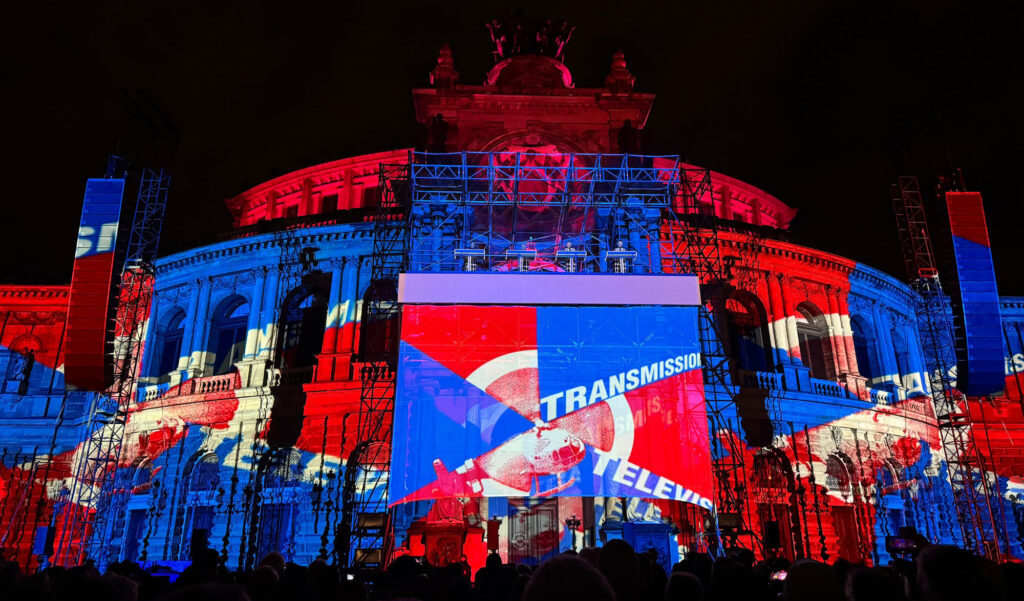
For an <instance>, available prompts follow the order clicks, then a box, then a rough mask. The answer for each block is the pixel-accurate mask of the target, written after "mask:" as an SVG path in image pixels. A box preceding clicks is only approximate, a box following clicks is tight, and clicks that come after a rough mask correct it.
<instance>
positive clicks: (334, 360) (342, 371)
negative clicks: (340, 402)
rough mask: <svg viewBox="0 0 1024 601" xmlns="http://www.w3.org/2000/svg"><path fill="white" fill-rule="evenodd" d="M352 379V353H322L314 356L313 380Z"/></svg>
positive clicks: (338, 380) (335, 380) (334, 380)
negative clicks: (314, 369) (314, 372)
mask: <svg viewBox="0 0 1024 601" xmlns="http://www.w3.org/2000/svg"><path fill="white" fill-rule="evenodd" d="M351 379H352V355H351V354H350V353H346V354H339V353H324V354H320V355H317V356H316V376H315V378H314V380H313V381H314V382H340V381H344V380H351Z"/></svg>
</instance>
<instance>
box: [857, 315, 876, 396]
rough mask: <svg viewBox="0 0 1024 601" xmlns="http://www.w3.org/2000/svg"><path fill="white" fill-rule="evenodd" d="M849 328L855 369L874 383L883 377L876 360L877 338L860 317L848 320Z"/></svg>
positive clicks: (866, 322) (869, 326)
mask: <svg viewBox="0 0 1024 601" xmlns="http://www.w3.org/2000/svg"><path fill="white" fill-rule="evenodd" d="M850 328H851V329H852V330H853V350H854V353H855V354H856V356H857V369H858V371H859V372H860V375H861V376H863V377H865V378H867V379H868V381H870V382H874V381H876V380H877V378H880V377H881V376H882V375H883V374H882V368H881V365H880V362H879V360H878V338H877V337H876V336H875V330H874V328H872V327H871V324H869V323H868V321H867V320H866V319H864V318H863V317H861V316H860V315H854V316H853V318H852V319H850Z"/></svg>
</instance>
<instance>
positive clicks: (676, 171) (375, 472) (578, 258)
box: [337, 152, 746, 567]
mask: <svg viewBox="0 0 1024 601" xmlns="http://www.w3.org/2000/svg"><path fill="white" fill-rule="evenodd" d="M381 189H382V190H383V193H384V194H383V201H382V203H381V206H380V207H379V211H378V217H377V220H376V222H375V228H374V242H373V244H374V256H373V267H372V280H371V283H370V289H369V291H368V293H367V295H366V296H365V298H364V303H363V309H362V325H361V332H362V334H361V338H360V340H361V345H360V351H359V355H360V360H361V361H362V363H363V365H362V368H361V371H360V373H361V375H362V396H361V408H360V416H359V429H358V437H357V441H356V444H355V448H354V450H353V452H352V453H351V455H350V456H349V460H348V464H347V466H346V469H345V484H344V495H343V499H344V503H343V507H344V514H343V518H342V520H341V525H340V528H339V530H340V531H339V532H338V533H337V536H338V545H337V551H338V555H339V557H338V560H339V562H340V563H343V564H345V565H351V566H353V567H369V566H377V565H382V564H383V563H385V562H386V561H387V558H388V556H389V554H390V551H391V549H392V546H393V531H392V528H393V526H392V519H391V517H392V516H391V515H390V514H389V512H388V511H387V509H386V508H387V489H388V481H387V476H388V470H389V461H390V437H391V421H392V415H393V410H394V394H395V370H396V366H397V358H398V357H397V348H398V334H399V332H398V329H399V319H400V307H399V306H398V304H397V302H396V299H397V280H398V274H399V273H401V272H403V271H420V272H445V271H502V272H505V271H558V272H567V273H673V274H693V275H696V276H698V277H699V278H700V281H701V284H702V289H703V294H705V295H706V296H705V305H704V306H703V307H702V309H701V311H700V318H699V321H700V323H699V329H700V336H701V343H702V356H703V369H704V378H705V390H706V393H707V395H708V405H707V406H708V420H709V426H710V429H711V431H712V432H713V433H714V436H713V437H712V453H713V458H714V471H715V475H716V477H717V480H718V488H719V491H718V495H719V499H718V501H719V507H720V508H721V510H723V511H725V512H727V513H729V514H730V518H731V519H732V522H733V524H734V526H735V528H734V530H733V531H734V532H742V531H743V530H744V528H743V523H745V519H746V518H745V512H746V498H745V491H744V489H743V482H745V481H746V478H745V476H744V469H745V468H744V465H743V449H742V448H740V446H739V442H738V441H737V440H736V439H735V437H734V436H732V435H729V434H727V433H728V432H730V431H734V430H736V429H737V425H736V424H735V423H733V420H734V418H733V417H732V416H734V415H735V396H736V394H737V391H736V388H735V387H734V386H733V385H732V383H731V381H730V380H729V375H728V372H729V362H728V358H727V356H726V353H725V350H724V349H723V347H722V344H721V340H722V336H721V333H720V332H719V331H718V330H719V328H720V324H719V323H718V322H717V321H716V320H715V319H714V317H713V314H712V309H713V308H715V307H717V306H718V305H717V304H716V303H719V304H720V302H721V301H722V300H723V299H724V298H725V294H726V290H725V288H726V287H727V286H728V284H727V282H728V280H729V278H730V277H731V276H730V273H729V271H730V270H729V266H728V265H727V264H726V261H724V260H723V258H722V257H721V255H720V251H719V244H718V239H717V229H716V228H717V227H718V226H717V224H715V223H713V222H714V219H713V218H705V217H706V216H704V215H702V213H701V211H700V207H699V206H698V205H699V203H700V202H701V200H702V199H704V198H705V197H707V196H709V195H710V191H711V180H710V172H709V171H707V170H703V169H690V168H681V165H680V163H679V160H678V157H675V156H665V157H653V156H636V155H591V154H559V155H547V154H534V153H501V152H494V153H469V152H466V153H448V154H434V153H414V154H413V155H412V156H411V160H410V162H409V165H404V166H386V165H385V166H382V167H381ZM680 197H681V199H682V202H680ZM716 527H717V526H716ZM733 542H735V539H734V540H733Z"/></svg>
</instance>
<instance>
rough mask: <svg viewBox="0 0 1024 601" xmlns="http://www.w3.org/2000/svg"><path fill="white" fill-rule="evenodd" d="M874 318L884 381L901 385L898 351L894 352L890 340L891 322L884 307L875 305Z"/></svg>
mask: <svg viewBox="0 0 1024 601" xmlns="http://www.w3.org/2000/svg"><path fill="white" fill-rule="evenodd" d="M873 309H874V311H873V314H874V318H875V338H876V339H877V341H878V351H879V352H878V355H879V363H881V365H880V367H881V368H882V373H881V374H880V375H881V377H882V381H886V382H892V383H893V384H899V375H898V374H897V373H896V372H898V371H899V369H897V367H896V351H894V350H893V347H892V344H891V341H890V338H889V320H888V319H886V317H885V315H884V313H883V311H882V306H881V305H880V304H877V303H876V304H875V306H874V307H873Z"/></svg>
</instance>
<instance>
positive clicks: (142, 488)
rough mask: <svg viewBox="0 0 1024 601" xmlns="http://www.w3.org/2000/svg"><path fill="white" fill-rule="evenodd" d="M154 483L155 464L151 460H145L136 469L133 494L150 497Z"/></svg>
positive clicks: (133, 478) (133, 477)
mask: <svg viewBox="0 0 1024 601" xmlns="http://www.w3.org/2000/svg"><path fill="white" fill-rule="evenodd" d="M152 481H153V464H152V462H150V460H149V459H143V460H142V461H140V462H139V465H138V466H137V467H136V468H135V473H134V474H133V475H132V493H133V494H138V495H148V494H149V489H150V485H151V484H152Z"/></svg>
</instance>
